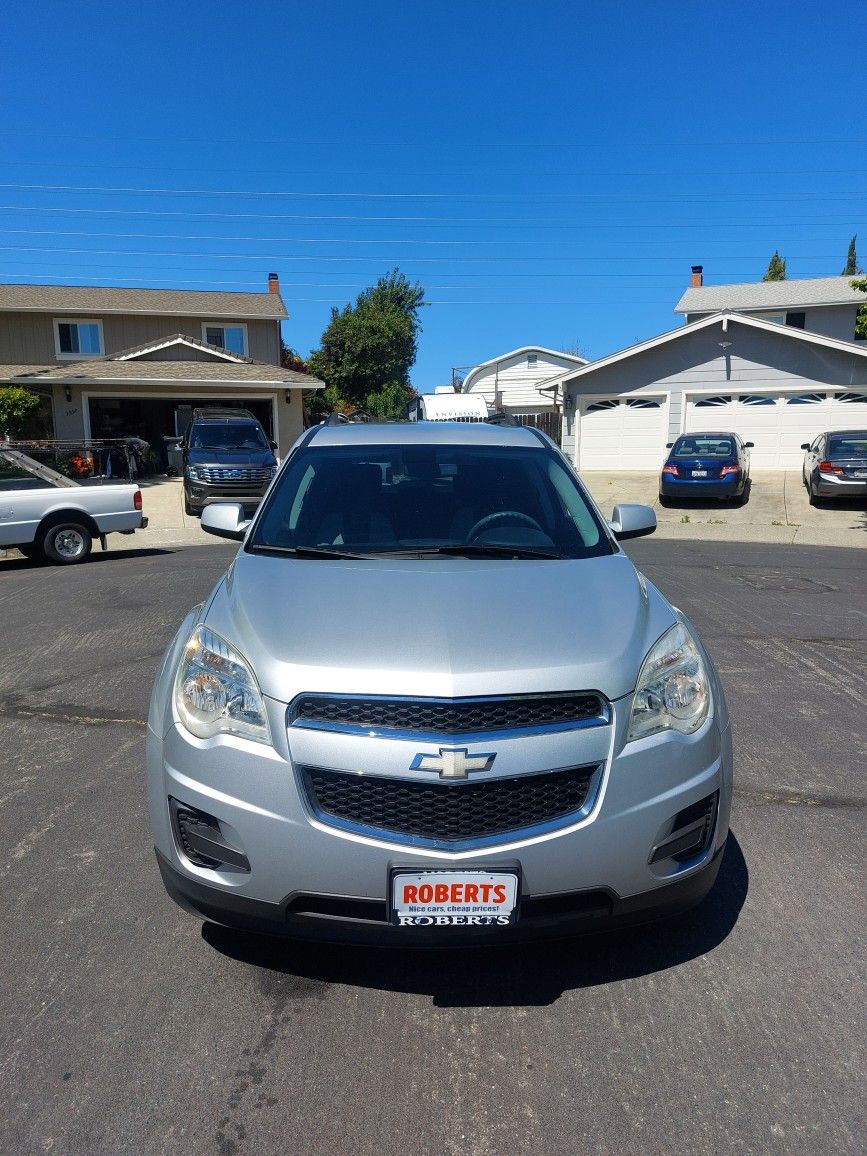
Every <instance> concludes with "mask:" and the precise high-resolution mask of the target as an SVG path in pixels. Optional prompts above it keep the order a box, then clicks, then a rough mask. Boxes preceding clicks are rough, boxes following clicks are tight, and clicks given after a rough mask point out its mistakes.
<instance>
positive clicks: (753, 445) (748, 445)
mask: <svg viewBox="0 0 867 1156" xmlns="http://www.w3.org/2000/svg"><path fill="white" fill-rule="evenodd" d="M755 448H756V443H755V442H744V449H745V450H754V449H755Z"/></svg>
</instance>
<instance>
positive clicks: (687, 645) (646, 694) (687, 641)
mask: <svg viewBox="0 0 867 1156" xmlns="http://www.w3.org/2000/svg"><path fill="white" fill-rule="evenodd" d="M709 707H710V685H709V683H708V677H707V670H706V669H705V665H704V662H703V661H702V657H701V654H700V652H699V649H698V647H697V646H696V644H695V642H694V641H693V638H692V636H691V635H690V633H689V631H688V630H687V629H686V627H685V626H684V625H683V623H681V622H678V624H677V625H676V626H672V628H671V630H669V631H668V632H667V633H666V634H663V636H662V638H660V640H659V641H658V642H657V643H655V644H654V645H653V646H652V647H651V649H650V652H649V654H648V655H647V658H645V660H644V662H643V663H642V664H641V670H640V671H639V672H638V682H637V683H636V686H635V694H634V695H633V698H632V717H631V718H630V720H629V734H628V735H627V738H626V741H627V742H632V741H633V739H643V738H645V737H646V736H647V735H653V734H656V733H657V731H667V730H673V731H678V732H679V733H680V734H683V735H688V734H691V733H692V732H693V731H695V730H698V728H699V727H700V726H701V724H702V723H703V722H704V720H705V719H706V718H707V712H708V709H709Z"/></svg>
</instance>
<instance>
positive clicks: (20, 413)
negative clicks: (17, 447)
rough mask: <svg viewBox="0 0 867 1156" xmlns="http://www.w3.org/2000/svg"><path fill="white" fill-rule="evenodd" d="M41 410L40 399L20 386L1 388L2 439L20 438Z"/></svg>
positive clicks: (0, 431)
mask: <svg viewBox="0 0 867 1156" xmlns="http://www.w3.org/2000/svg"><path fill="white" fill-rule="evenodd" d="M38 409H39V398H38V397H37V396H36V394H35V393H31V392H30V390H29V389H22V387H21V386H20V385H5V386H2V387H0V438H5V437H7V436H8V437H10V438H17V437H20V436H21V435H22V434H23V433H24V432H25V430H26V429H27V425H28V422H29V421H30V419H31V418H32V417H34V416H35V414H36V411H37V410H38Z"/></svg>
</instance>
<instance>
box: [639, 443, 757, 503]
mask: <svg viewBox="0 0 867 1156" xmlns="http://www.w3.org/2000/svg"><path fill="white" fill-rule="evenodd" d="M752 445H753V443H752V442H742V441H741V439H740V438H739V437H738V435H737V434H735V433H694V434H681V436H680V437H679V438H678V439H677V441H676V442H669V443H668V446H667V448H668V450H669V454H668V457H667V458H666V459H665V465H664V466H663V467H662V473H661V474H660V478H659V504H660V505H661V506H666V505H669V504H670V502H671V499H672V498H719V499H720V501H730V502H743V501H745V500H746V496H747V493H748V488H749V483H750V453H749V451H750V449H751V448H752Z"/></svg>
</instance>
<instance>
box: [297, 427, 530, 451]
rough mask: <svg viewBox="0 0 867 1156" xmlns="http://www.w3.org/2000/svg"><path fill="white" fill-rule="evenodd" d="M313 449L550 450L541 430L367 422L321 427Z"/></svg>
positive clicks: (316, 435) (314, 436)
mask: <svg viewBox="0 0 867 1156" xmlns="http://www.w3.org/2000/svg"><path fill="white" fill-rule="evenodd" d="M307 444H308V445H312V446H346V445H395V446H400V445H471V446H524V447H525V448H530V447H534V448H539V447H540V446H541V447H543V448H545V449H549V448H550V445H549V443H548V441H547V439H546V438H545V437H544V436H543V435H541V434H540V433H539V432H538V430H535V429H532V428H530V427H525V426H519V425H509V426H507V425H495V424H494V425H492V424H489V423H488V422H483V421H478V422H459V421H454V422H452V421H418V422H382V423H374V422H364V423H358V424H353V423H351V422H350V423H348V424H346V425H320V426H316V427H315V433H314V434H313V436H312V438H311V439H310V441H309V442H308V443H307Z"/></svg>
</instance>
